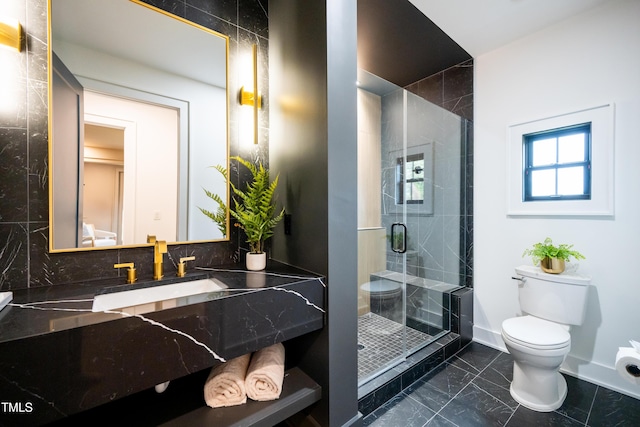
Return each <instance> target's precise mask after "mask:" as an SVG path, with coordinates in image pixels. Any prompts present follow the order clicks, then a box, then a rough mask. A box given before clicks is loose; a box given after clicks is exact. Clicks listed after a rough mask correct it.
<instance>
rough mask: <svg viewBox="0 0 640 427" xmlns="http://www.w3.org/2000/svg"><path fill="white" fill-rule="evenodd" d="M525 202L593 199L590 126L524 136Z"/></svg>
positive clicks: (581, 125) (587, 124)
mask: <svg viewBox="0 0 640 427" xmlns="http://www.w3.org/2000/svg"><path fill="white" fill-rule="evenodd" d="M523 150H524V152H523V154H524V155H523V158H524V168H523V173H524V179H523V185H524V188H523V190H524V191H523V194H524V197H523V199H524V201H525V202H528V201H544V200H589V199H591V123H582V124H578V125H573V126H568V127H563V128H558V129H551V130H545V131H542V132H536V133H532V134H527V135H523Z"/></svg>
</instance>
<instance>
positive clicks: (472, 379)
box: [364, 343, 640, 427]
mask: <svg viewBox="0 0 640 427" xmlns="http://www.w3.org/2000/svg"><path fill="white" fill-rule="evenodd" d="M512 369H513V358H512V357H511V355H509V354H508V353H503V352H501V351H498V350H495V349H492V348H489V347H486V346H484V345H482V344H478V343H471V344H469V345H468V346H467V347H465V348H464V349H463V350H461V351H460V352H459V353H458V354H457V355H456V356H454V357H452V358H451V359H449V360H448V361H447V362H444V363H442V364H441V365H439V366H438V367H437V368H436V369H435V370H433V371H432V372H430V373H429V374H427V375H425V376H424V377H422V378H420V379H419V380H418V381H416V382H415V383H413V384H412V385H410V386H409V387H408V388H406V389H405V390H404V391H402V392H401V393H399V394H397V395H396V396H395V397H394V398H393V399H391V400H390V401H389V402H387V403H386V404H385V405H383V406H381V407H380V408H378V409H376V410H375V411H374V412H372V413H371V414H369V415H368V416H366V417H365V418H364V425H365V426H374V427H380V426H389V427H399V426H403V427H412V426H459V427H467V426H483V427H484V426H509V427H523V426H524V427H526V426H536V427H544V426H567V427H573V426H590V427H601V426H604V427H612V426H619V427H623V426H624V427H626V426H629V427H638V426H640V400H638V399H634V398H632V397H629V396H625V395H622V394H620V393H617V392H615V391H611V390H608V389H606V388H603V387H599V386H597V385H594V384H591V383H588V382H586V381H582V380H579V379H576V378H574V377H571V376H569V375H565V378H566V380H567V385H568V387H569V391H568V394H567V398H566V400H565V402H564V404H563V405H562V407H560V409H558V410H557V411H554V412H548V413H543V412H535V411H531V410H529V409H527V408H525V407H523V406H521V405H520V404H518V403H517V402H516V401H515V400H513V398H512V397H511V395H510V393H509V384H510V383H511V379H512Z"/></svg>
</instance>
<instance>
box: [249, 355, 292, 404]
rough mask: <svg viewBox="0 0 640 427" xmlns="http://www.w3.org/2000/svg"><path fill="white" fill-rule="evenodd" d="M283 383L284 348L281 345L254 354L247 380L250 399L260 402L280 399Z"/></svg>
mask: <svg viewBox="0 0 640 427" xmlns="http://www.w3.org/2000/svg"><path fill="white" fill-rule="evenodd" d="M283 381H284V346H283V345H282V344H281V343H278V344H274V345H272V346H269V347H266V348H263V349H261V350H258V351H256V352H255V353H253V356H252V357H251V364H249V369H248V370H247V378H246V379H245V387H246V389H247V396H249V398H251V399H253V400H260V401H265V400H275V399H278V398H279V397H280V393H281V392H282V382H283Z"/></svg>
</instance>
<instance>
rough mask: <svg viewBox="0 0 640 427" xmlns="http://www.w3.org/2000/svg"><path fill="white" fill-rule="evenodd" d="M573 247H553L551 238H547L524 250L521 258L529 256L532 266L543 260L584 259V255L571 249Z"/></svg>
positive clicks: (564, 245) (563, 244)
mask: <svg viewBox="0 0 640 427" xmlns="http://www.w3.org/2000/svg"><path fill="white" fill-rule="evenodd" d="M572 248H573V245H567V244H565V243H562V244H560V245H558V246H555V245H554V244H553V242H552V241H551V238H549V237H547V238H546V239H544V242H542V243H535V244H534V245H533V247H532V248H531V249H526V250H525V251H524V253H523V254H522V256H523V257H524V256H530V257H531V258H532V260H533V262H534V264H536V265H537V264H538V263H539V262H540V261H541V260H543V259H544V258H558V259H561V260H564V261H569V258H570V257H573V258H575V259H576V260H580V259H585V257H584V255H582V254H581V253H580V252H578V251H575V250H573V249H572Z"/></svg>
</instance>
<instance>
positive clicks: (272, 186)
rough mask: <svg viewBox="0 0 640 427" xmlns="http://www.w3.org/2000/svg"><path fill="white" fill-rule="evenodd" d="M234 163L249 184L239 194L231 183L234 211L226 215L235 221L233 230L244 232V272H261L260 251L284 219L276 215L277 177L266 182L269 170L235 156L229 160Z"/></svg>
mask: <svg viewBox="0 0 640 427" xmlns="http://www.w3.org/2000/svg"><path fill="white" fill-rule="evenodd" d="M231 160H237V161H238V163H239V164H241V165H243V166H244V167H246V168H247V169H249V172H251V175H252V178H253V179H252V181H251V182H249V183H248V184H247V189H246V190H245V191H242V190H240V189H238V188H237V187H236V186H235V185H233V183H232V184H231V189H232V190H233V194H234V197H233V201H234V208H235V209H233V210H231V211H230V212H229V213H230V215H231V216H232V217H233V218H234V219H235V220H236V224H235V226H236V227H240V228H241V229H242V230H244V232H245V234H246V236H247V243H249V249H250V250H249V253H247V258H246V263H247V270H263V269H264V268H265V267H266V265H267V254H266V253H265V251H264V242H265V241H266V240H267V239H268V238H270V237H271V236H273V229H274V227H275V226H276V224H278V222H279V221H280V220H281V219H282V217H283V216H284V209H282V210H281V211H280V213H278V214H276V204H275V200H274V193H275V190H276V187H277V186H278V177H277V176H276V178H275V179H274V180H273V182H269V170H268V169H265V168H264V167H263V166H262V163H260V164H259V165H257V166H256V165H254V164H253V163H251V162H249V161H247V160H244V159H243V158H241V157H239V156H234V157H231Z"/></svg>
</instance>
